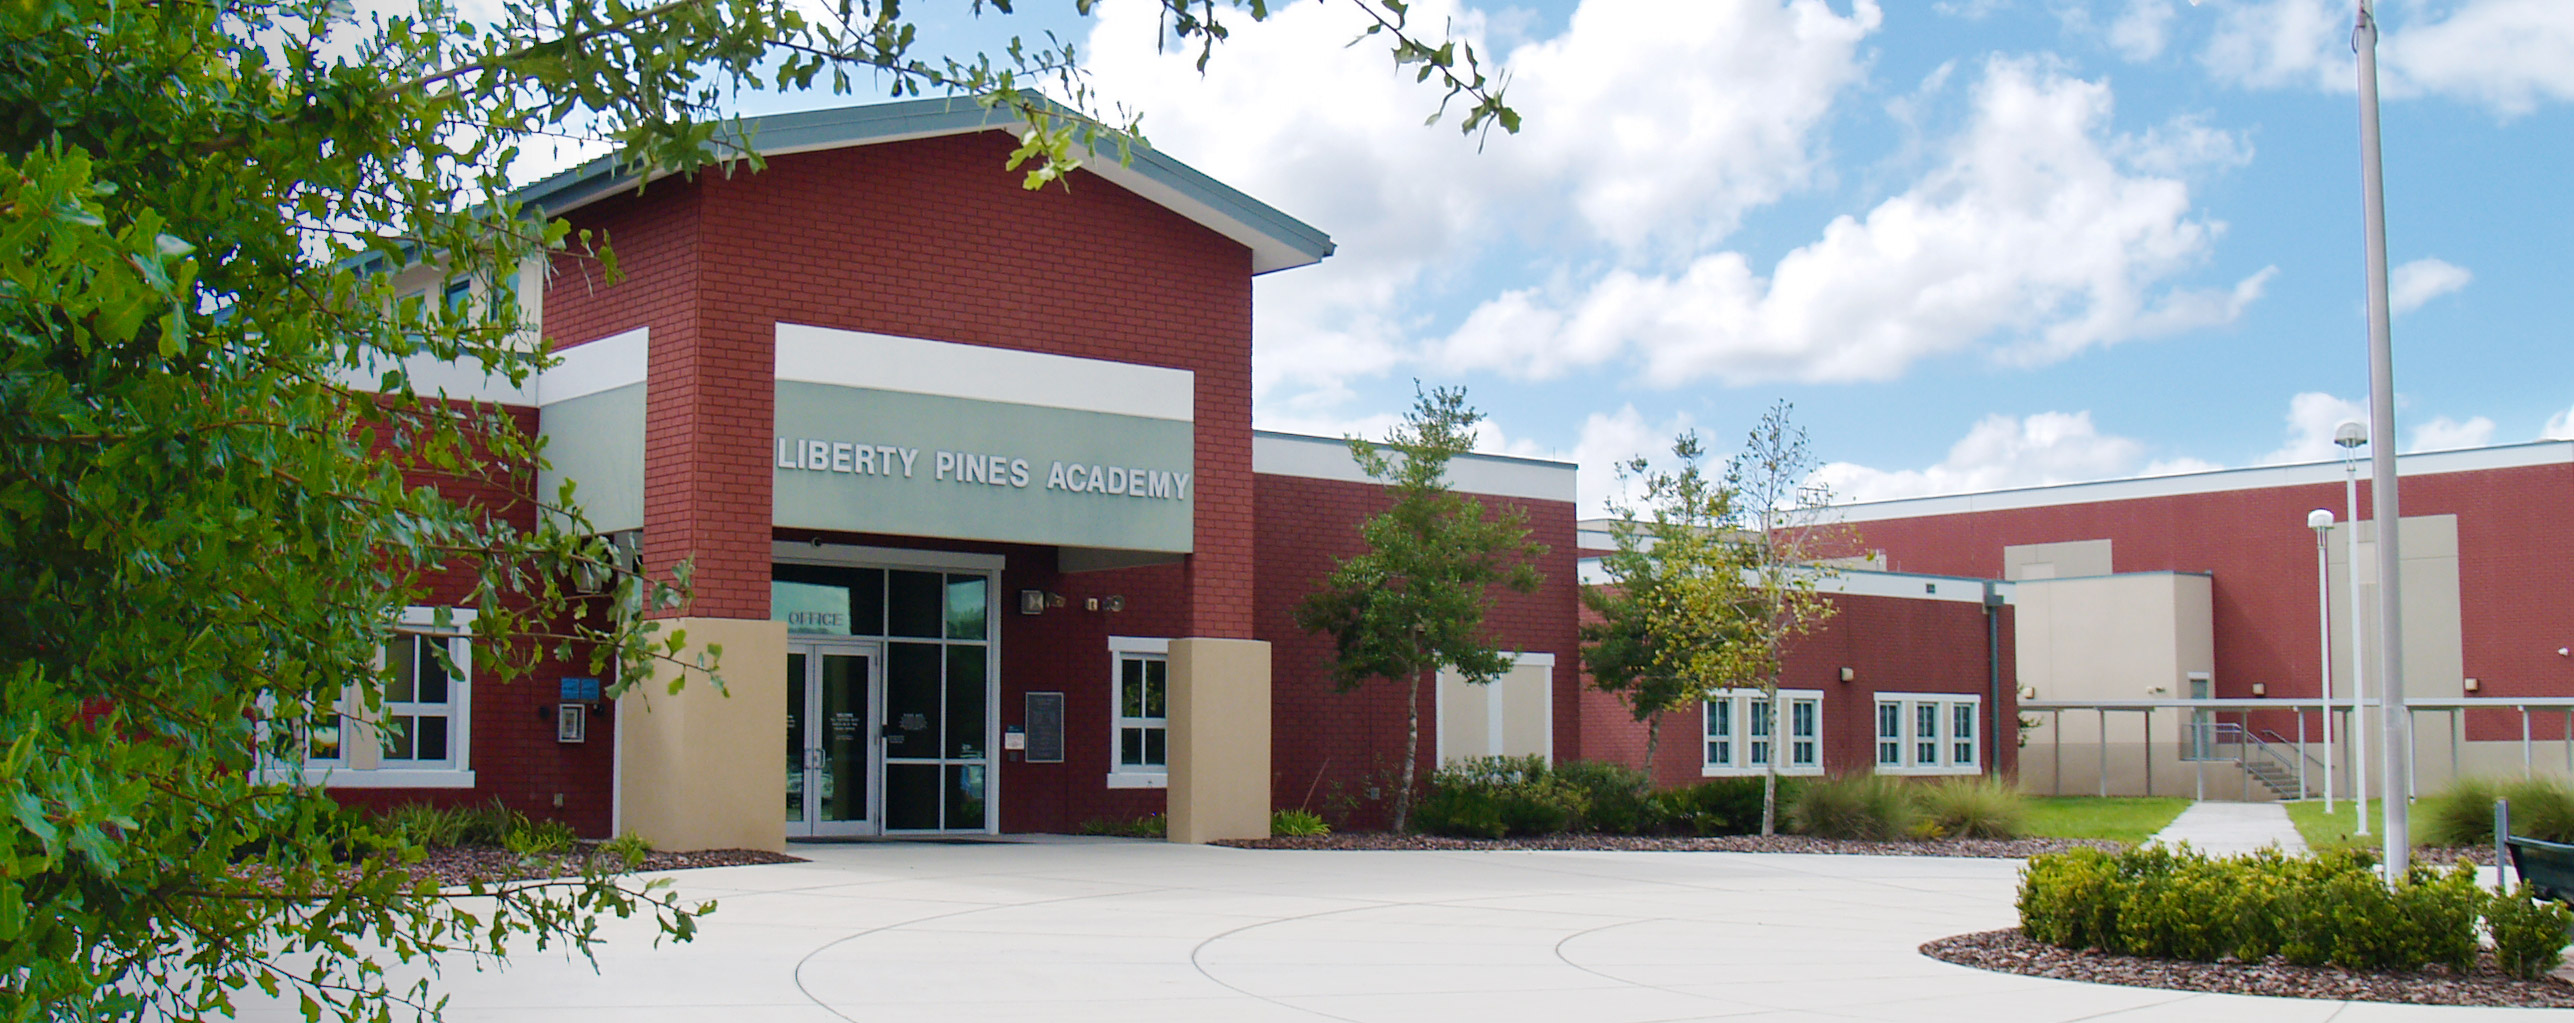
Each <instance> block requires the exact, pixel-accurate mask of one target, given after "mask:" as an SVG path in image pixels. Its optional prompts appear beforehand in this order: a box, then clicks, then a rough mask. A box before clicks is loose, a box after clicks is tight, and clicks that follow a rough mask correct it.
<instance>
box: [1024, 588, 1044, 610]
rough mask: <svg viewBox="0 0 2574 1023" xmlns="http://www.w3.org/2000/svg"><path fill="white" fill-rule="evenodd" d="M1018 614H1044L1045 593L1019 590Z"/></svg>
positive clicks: (1042, 591)
mask: <svg viewBox="0 0 2574 1023" xmlns="http://www.w3.org/2000/svg"><path fill="white" fill-rule="evenodd" d="M1019 613H1020V614H1023V615H1035V614H1044V613H1046V591H1044V590H1020V591H1019Z"/></svg>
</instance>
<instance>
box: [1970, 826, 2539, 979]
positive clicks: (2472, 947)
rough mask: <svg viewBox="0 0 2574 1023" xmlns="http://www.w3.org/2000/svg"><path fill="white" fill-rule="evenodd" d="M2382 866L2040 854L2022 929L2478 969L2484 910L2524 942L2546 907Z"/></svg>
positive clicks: (2350, 860)
mask: <svg viewBox="0 0 2574 1023" xmlns="http://www.w3.org/2000/svg"><path fill="white" fill-rule="evenodd" d="M2370 866H2371V863H2370V859H2369V857H2368V856H2367V854H2366V853H2363V852H2356V851H2354V852H2343V853H2329V854H2326V855H2323V856H2319V857H2314V858H2303V857H2289V856H2283V855H2280V854H2278V853H2276V852H2265V853H2261V854H2256V855H2253V856H2243V857H2235V858H2230V859H2211V858H2209V857H2207V856H2204V855H2202V854H2199V853H2197V852H2194V851H2190V850H2188V849H2179V850H2173V849H2166V848H2164V847H2162V846H2145V847H2140V848H2137V849H2131V850H2128V851H2127V852H2124V853H2119V854H2116V855H2112V854H2109V853H2103V852H2100V851H2098V850H2092V849H2076V850H2070V851H2067V852H2063V853H2054V854H2049V855H2045V856H2039V857H2035V858H2032V859H2031V860H2030V861H2029V865H2028V866H2027V868H2025V869H2024V870H2023V871H2022V872H2021V885H2020V898H2019V909H2020V926H2021V929H2022V930H2023V931H2024V932H2026V933H2027V934H2028V935H2029V936H2030V937H2032V938H2035V939H2037V940H2040V941H2045V942H2049V943H2051V944H2056V945H2062V946H2065V947H2068V948H2099V949H2104V950H2106V951H2111V952H2121V953H2125V954H2128V955H2138V956H2153V957H2159V958H2165V959H2189V960H2196V961H2200V962H2213V961H2216V960H2218V959H2223V958H2228V957H2233V958H2238V959H2242V960H2244V961H2247V962H2258V961H2260V960H2262V959H2265V958H2268V957H2269V956H2271V955H2273V954H2276V955H2279V956H2281V957H2283V958H2285V959H2287V960H2288V961H2289V962H2291V963H2296V964H2299V965H2319V964H2325V963H2330V964H2332V965H2336V966H2341V967H2345V968H2349V969H2354V970H2371V971H2384V970H2409V969H2418V968H2420V967H2422V966H2425V965H2432V964H2437V965H2442V966H2447V967H2450V968H2452V969H2456V970H2460V971H2464V970H2466V969H2469V968H2471V967H2472V966H2473V965H2474V963H2475V958H2476V949H2477V926H2476V925H2477V918H2478V916H2479V915H2484V916H2487V917H2488V918H2489V919H2490V920H2495V921H2500V922H2499V923H2494V924H2489V926H2492V927H2494V928H2495V933H2496V935H2497V938H2496V940H2497V943H2499V942H2500V940H2501V938H2500V934H2501V931H2502V930H2503V929H2506V928H2510V929H2513V932H2514V936H2515V940H2522V939H2523V938H2525V937H2527V935H2526V932H2527V931H2529V930H2531V929H2533V928H2534V925H2533V924H2532V923H2530V922H2528V920H2526V919H2524V918H2525V917H2527V916H2531V915H2534V914H2519V915H2515V914H2516V913H2519V911H2518V910H2516V909H2514V908H2509V907H2505V908H2501V909H2497V907H2496V903H2495V900H2494V899H2492V898H2489V897H2487V896H2486V895H2485V894H2484V893H2483V892H2482V891H2480V890H2479V889H2478V888H2477V887H2476V882H2475V871H2474V868H2473V867H2470V866H2467V865H2465V864H2460V865H2458V866H2457V867H2454V868H2452V869H2451V870H2449V871H2447V872H2445V873H2443V872H2441V871H2438V870H2434V869H2432V868H2430V867H2427V866H2426V867H2419V868H2416V869H2415V870H2413V871H2412V873H2411V874H2410V875H2409V877H2408V879H2407V883H2406V884H2404V885H2402V886H2400V887H2389V886H2387V885H2386V883H2385V882H2383V881H2380V880H2378V878H2377V875H2376V874H2375V873H2373V872H2372V871H2371V869H2370ZM2554 941H2555V948H2554V949H2553V950H2550V951H2551V952H2555V953H2561V951H2562V949H2563V947H2564V939H2563V935H2562V932H2561V931H2559V932H2558V935H2557V937H2556V938H2555V939H2554ZM2529 954H2530V955H2531V956H2532V961H2535V960H2536V959H2537V958H2542V957H2543V955H2544V954H2545V953H2540V952H2537V951H2534V950H2533V951H2532V952H2530V953H2529Z"/></svg>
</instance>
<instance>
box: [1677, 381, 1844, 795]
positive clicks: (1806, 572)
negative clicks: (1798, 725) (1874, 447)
mask: <svg viewBox="0 0 2574 1023" xmlns="http://www.w3.org/2000/svg"><path fill="white" fill-rule="evenodd" d="M1791 411H1793V406H1791V405H1789V404H1788V403H1787V402H1785V401H1780V402H1777V403H1775V404H1773V405H1771V406H1770V407H1769V410H1768V411H1766V412H1763V413H1762V414H1761V421H1760V423H1759V424H1757V425H1755V426H1754V427H1752V431H1751V434H1750V436H1748V437H1745V438H1744V440H1743V450H1741V451H1740V452H1737V453H1736V454H1735V455H1734V457H1733V458H1732V459H1730V460H1729V461H1727V463H1726V466H1725V488H1726V489H1727V490H1730V491H1732V492H1733V493H1734V495H1735V499H1736V501H1737V502H1738V505H1737V507H1738V509H1739V512H1740V520H1739V522H1738V525H1739V526H1740V528H1741V530H1742V532H1743V556H1742V563H1743V582H1744V585H1745V586H1746V587H1748V588H1749V590H1750V594H1749V596H1750V600H1749V603H1748V607H1749V608H1751V610H1752V612H1753V613H1752V614H1750V615H1748V616H1747V617H1745V618H1744V619H1742V621H1741V625H1742V628H1743V630H1744V632H1743V641H1742V642H1738V643H1734V644H1730V645H1728V646H1726V647H1725V648H1723V649H1721V650H1717V651H1710V652H1708V653H1707V654H1706V655H1705V656H1706V657H1707V659H1709V660H1711V661H1713V662H1714V663H1713V664H1711V665H1709V666H1708V667H1709V670H1710V671H1712V672H1714V673H1716V674H1719V675H1721V676H1723V677H1726V678H1730V679H1733V680H1734V685H1733V688H1751V687H1757V688H1758V689H1760V691H1761V695H1762V697H1763V699H1762V703H1761V706H1762V707H1764V708H1765V709H1764V710H1763V711H1762V713H1763V714H1764V715H1766V716H1767V718H1768V724H1769V726H1770V731H1771V733H1772V735H1773V737H1774V739H1773V745H1772V749H1771V754H1770V757H1769V758H1768V761H1767V762H1766V764H1765V765H1764V766H1765V767H1766V770H1765V771H1764V773H1763V775H1762V781H1761V834H1763V835H1770V834H1775V833H1776V832H1777V828H1778V790H1779V765H1778V761H1779V757H1778V747H1779V744H1778V743H1777V742H1776V741H1775V736H1776V734H1777V726H1778V722H1779V670H1780V668H1781V666H1782V665H1784V664H1786V662H1787V650H1788V647H1789V646H1790V645H1791V644H1793V643H1794V642H1795V641H1796V639H1797V638H1798V637H1800V636H1803V635H1806V634H1807V633H1810V632H1813V631H1814V630H1816V629H1818V628H1821V627H1822V626H1823V624H1824V623H1825V622H1828V621H1831V620H1832V616H1833V614H1834V613H1835V612H1836V611H1837V610H1838V608H1837V607H1836V606H1835V605H1834V604H1833V603H1832V601H1831V600H1829V599H1827V598H1826V597H1825V596H1824V595H1823V593H1822V589H1821V587H1822V585H1823V584H1824V583H1826V582H1829V581H1831V580H1832V579H1833V578H1835V577H1836V576H1837V575H1838V572H1837V570H1836V569H1834V567H1833V566H1832V565H1831V564H1830V562H1829V561H1827V558H1829V557H1832V556H1835V555H1836V554H1838V553H1840V552H1841V549H1842V548H1843V547H1845V546H1847V545H1846V544H1845V543H1844V538H1843V536H1842V532H1841V530H1840V529H1839V528H1838V527H1837V525H1836V524H1835V523H1834V522H1833V521H1832V520H1831V519H1830V514H1831V505H1832V491H1831V488H1829V487H1827V486H1823V485H1821V484H1820V483H1818V482H1816V481H1815V479H1814V473H1815V470H1816V469H1817V468H1819V466H1818V465H1816V463H1815V461H1814V455H1813V449H1812V447H1811V445H1810V444H1809V443H1808V442H1807V439H1806V434H1805V429H1804V428H1803V427H1799V426H1797V425H1795V424H1794V423H1793V422H1792V421H1791V419H1790V412H1791Z"/></svg>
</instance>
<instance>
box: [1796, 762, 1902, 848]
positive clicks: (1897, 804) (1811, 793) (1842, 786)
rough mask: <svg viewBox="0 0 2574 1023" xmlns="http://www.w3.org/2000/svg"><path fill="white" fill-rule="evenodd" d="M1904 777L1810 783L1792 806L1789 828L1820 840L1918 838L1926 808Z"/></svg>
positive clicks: (1861, 776) (1847, 777) (1856, 777)
mask: <svg viewBox="0 0 2574 1023" xmlns="http://www.w3.org/2000/svg"><path fill="white" fill-rule="evenodd" d="M1911 789H1912V787H1911V786H1909V785H1906V784H1905V783H1904V782H1903V780H1902V779H1899V778H1889V777H1886V776H1883V775H1875V774H1851V775H1843V776H1841V777H1837V778H1824V779H1820V780H1817V781H1812V782H1808V783H1806V784H1805V785H1804V786H1803V787H1801V788H1799V789H1798V790H1797V792H1796V798H1795V800H1794V801H1793V802H1790V803H1789V804H1788V825H1789V827H1791V828H1793V829H1795V830H1796V831H1797V832H1798V833H1800V834H1806V835H1812V836H1814V837H1816V838H1846V839H1857V840H1860V841H1869V842H1891V841H1895V840H1898V839H1904V838H1911V837H1914V835H1916V834H1917V825H1918V824H1919V823H1920V821H1921V809H1920V808H1919V807H1918V806H1915V805H1914V803H1913V794H1912V791H1911Z"/></svg>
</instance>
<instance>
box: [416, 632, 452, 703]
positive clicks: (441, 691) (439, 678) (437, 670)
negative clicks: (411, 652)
mask: <svg viewBox="0 0 2574 1023" xmlns="http://www.w3.org/2000/svg"><path fill="white" fill-rule="evenodd" d="M446 642H447V641H446V640H445V639H443V638H438V637H429V636H423V637H420V638H419V642H418V643H417V644H415V645H417V646H418V647H419V648H420V678H419V681H418V682H417V683H415V685H414V688H415V689H416V690H417V692H415V693H414V695H413V696H412V699H414V700H416V701H418V702H421V703H445V702H447V666H446V665H445V664H442V663H440V662H439V660H438V647H439V646H441V645H443V644H445V643H446Z"/></svg>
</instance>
